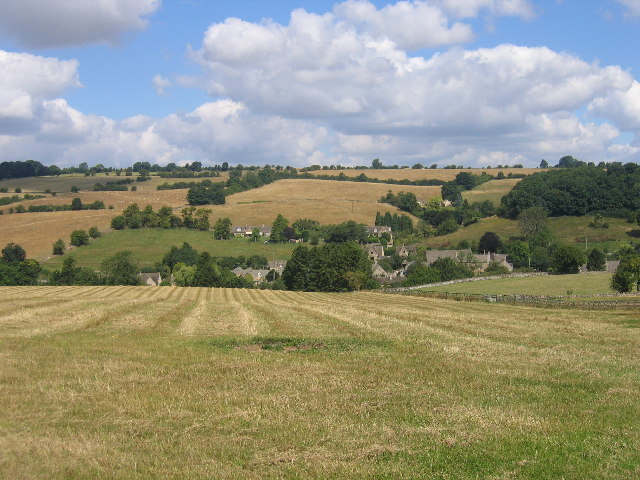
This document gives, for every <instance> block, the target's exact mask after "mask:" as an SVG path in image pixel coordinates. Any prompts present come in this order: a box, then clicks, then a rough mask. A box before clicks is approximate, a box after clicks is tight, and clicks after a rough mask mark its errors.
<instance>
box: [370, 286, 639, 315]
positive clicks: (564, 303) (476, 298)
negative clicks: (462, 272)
mask: <svg viewBox="0 0 640 480" xmlns="http://www.w3.org/2000/svg"><path fill="white" fill-rule="evenodd" d="M409 288H410V287H409ZM381 291H382V292H383V293H395V294H400V295H409V296H417V297H427V298H434V299H438V300H455V301H458V302H484V303H505V304H510V305H527V306H533V307H542V308H549V307H555V308H570V309H572V308H575V309H586V310H591V309H593V310H609V309H612V308H613V309H625V310H626V309H640V297H638V299H637V300H635V299H634V300H620V301H616V300H594V301H577V300H567V298H571V297H546V296H536V295H492V294H481V293H447V292H421V291H416V290H408V289H394V290H381ZM616 297H617V298H619V296H616Z"/></svg>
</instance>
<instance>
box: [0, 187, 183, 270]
mask: <svg viewBox="0 0 640 480" xmlns="http://www.w3.org/2000/svg"><path fill="white" fill-rule="evenodd" d="M75 197H78V198H80V199H81V200H82V202H83V203H85V204H90V203H92V202H94V201H96V200H101V201H103V202H104V203H105V205H106V206H110V205H113V207H114V209H113V210H110V209H105V210H80V211H66V212H41V213H20V214H16V213H14V214H11V215H9V214H8V213H6V212H7V211H8V209H9V207H15V206H16V205H17V204H14V205H10V206H5V207H4V210H5V214H4V215H2V216H0V246H2V247H4V245H6V244H7V243H9V242H15V243H17V244H19V245H21V246H22V247H23V248H24V249H25V250H26V251H27V254H28V255H29V257H33V258H37V259H43V258H46V257H48V256H49V255H50V254H51V246H52V244H53V242H55V241H56V240H57V239H59V238H61V239H63V240H64V241H65V242H66V243H69V236H70V235H71V232H72V231H74V230H87V229H89V228H91V227H94V226H95V227H98V229H100V230H102V231H106V230H108V229H110V228H111V219H112V218H113V217H115V216H116V215H118V214H119V213H120V212H122V210H124V209H125V208H126V207H127V206H128V205H130V204H132V203H138V204H139V205H140V207H141V208H143V207H144V206H145V205H152V206H153V207H154V208H155V209H158V208H160V207H162V206H165V205H166V206H170V207H172V208H179V207H180V206H184V205H186V190H162V191H157V190H155V189H152V188H150V186H146V187H145V188H144V189H143V188H141V189H139V190H138V191H136V192H79V193H67V194H63V195H57V196H55V197H52V196H47V198H41V199H38V200H30V201H27V202H21V203H20V205H24V206H25V207H26V208H28V206H29V205H32V204H33V205H44V204H50V205H65V204H66V205H69V204H71V201H72V200H73V198H75Z"/></svg>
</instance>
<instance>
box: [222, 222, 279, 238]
mask: <svg viewBox="0 0 640 480" xmlns="http://www.w3.org/2000/svg"><path fill="white" fill-rule="evenodd" d="M254 228H257V229H258V230H260V236H261V237H270V236H271V227H269V226H266V225H262V226H261V227H258V226H257V225H234V226H233V227H231V233H232V234H233V235H235V236H236V237H250V236H251V234H252V233H253V229H254Z"/></svg>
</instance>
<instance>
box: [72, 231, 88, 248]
mask: <svg viewBox="0 0 640 480" xmlns="http://www.w3.org/2000/svg"><path fill="white" fill-rule="evenodd" d="M70 243H71V245H73V246H75V247H81V246H82V245H88V244H89V234H88V233H87V232H85V231H84V230H74V231H73V232H71V242H70Z"/></svg>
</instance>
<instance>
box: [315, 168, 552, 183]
mask: <svg viewBox="0 0 640 480" xmlns="http://www.w3.org/2000/svg"><path fill="white" fill-rule="evenodd" d="M544 171H545V169H540V168H500V169H498V168H492V169H483V168H463V169H453V168H452V169H448V168H447V169H443V168H437V169H430V168H424V169H413V168H390V169H386V168H385V169H381V170H377V169H367V170H314V171H313V172H309V173H310V174H312V175H332V176H338V175H340V174H341V173H344V174H345V175H346V176H347V177H357V176H358V175H361V174H363V173H364V174H365V175H366V176H367V177H369V178H377V179H379V180H388V179H391V180H443V181H445V182H449V181H451V180H453V179H455V178H456V175H458V174H459V173H460V172H469V173H472V174H474V175H481V174H482V173H483V172H485V173H487V174H488V175H494V176H495V175H497V174H498V172H502V173H504V174H505V175H509V174H510V173H513V174H514V175H518V174H519V175H522V174H524V175H531V174H532V173H536V172H544Z"/></svg>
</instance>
